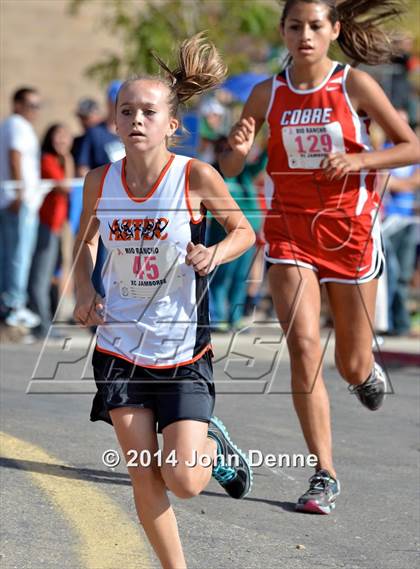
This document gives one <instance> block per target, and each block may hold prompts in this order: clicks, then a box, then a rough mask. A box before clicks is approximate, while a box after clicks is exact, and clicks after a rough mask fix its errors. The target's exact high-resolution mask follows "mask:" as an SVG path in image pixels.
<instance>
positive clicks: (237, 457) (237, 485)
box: [208, 416, 252, 500]
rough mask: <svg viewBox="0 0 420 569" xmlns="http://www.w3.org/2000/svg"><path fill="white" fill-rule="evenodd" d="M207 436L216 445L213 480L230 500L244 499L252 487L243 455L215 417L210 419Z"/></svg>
mask: <svg viewBox="0 0 420 569" xmlns="http://www.w3.org/2000/svg"><path fill="white" fill-rule="evenodd" d="M208 436H209V437H210V438H212V439H213V440H215V441H216V443H217V463H216V465H215V466H213V472H212V476H213V478H215V479H216V480H217V482H218V483H219V484H220V485H221V486H222V487H223V488H224V489H225V491H226V492H227V493H228V494H229V496H231V497H232V498H236V499H237V500H239V499H241V498H244V497H245V496H246V495H247V494H249V492H250V491H251V487H252V470H251V467H250V465H249V463H248V461H247V459H246V457H245V454H244V453H243V452H242V451H241V450H240V449H239V448H238V447H237V446H236V445H235V444H234V443H233V442H232V441H231V439H230V437H229V433H228V432H227V429H226V427H225V426H224V424H223V423H222V421H221V420H220V419H218V418H217V417H214V416H213V417H211V419H210V423H209V431H208Z"/></svg>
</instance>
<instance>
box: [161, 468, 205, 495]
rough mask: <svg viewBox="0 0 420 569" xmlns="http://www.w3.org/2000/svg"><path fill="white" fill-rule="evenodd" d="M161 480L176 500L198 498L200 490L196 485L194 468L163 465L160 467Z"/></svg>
mask: <svg viewBox="0 0 420 569" xmlns="http://www.w3.org/2000/svg"><path fill="white" fill-rule="evenodd" d="M162 478H163V480H164V481H165V484H166V487H167V488H168V490H170V491H171V492H172V493H173V494H175V496H177V497H178V498H183V499H188V498H194V497H195V496H198V495H199V494H200V492H201V490H202V488H201V487H200V486H199V484H198V480H197V472H196V469H195V468H192V467H191V468H189V467H187V466H181V465H180V464H178V465H177V466H170V465H164V466H162Z"/></svg>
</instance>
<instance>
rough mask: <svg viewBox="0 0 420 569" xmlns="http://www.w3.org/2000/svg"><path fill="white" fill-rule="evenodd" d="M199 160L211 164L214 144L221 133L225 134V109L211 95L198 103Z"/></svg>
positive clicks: (213, 159) (213, 156)
mask: <svg viewBox="0 0 420 569" xmlns="http://www.w3.org/2000/svg"><path fill="white" fill-rule="evenodd" d="M199 114H200V130H199V132H200V147H199V149H198V157H199V158H200V160H203V161H204V162H207V163H208V164H213V163H214V162H215V155H214V144H215V142H216V141H217V140H218V139H219V138H220V136H221V135H223V134H226V121H225V118H226V109H225V107H224V106H223V105H222V104H221V103H219V101H218V100H217V99H216V98H215V97H214V96H213V97H211V98H206V99H204V100H203V102H202V103H201V105H200V108H199Z"/></svg>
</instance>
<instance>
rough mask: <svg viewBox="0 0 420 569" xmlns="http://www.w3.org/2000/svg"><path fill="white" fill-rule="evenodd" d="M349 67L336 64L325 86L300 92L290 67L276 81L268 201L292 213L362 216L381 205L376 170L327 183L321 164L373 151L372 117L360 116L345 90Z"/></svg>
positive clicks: (271, 106)
mask: <svg viewBox="0 0 420 569" xmlns="http://www.w3.org/2000/svg"><path fill="white" fill-rule="evenodd" d="M349 70H350V66H349V65H342V64H340V63H337V62H332V66H331V70H330V72H329V73H328V75H327V76H326V77H325V79H324V81H323V82H322V83H321V84H320V85H318V86H317V87H315V88H313V89H307V90H299V89H296V88H295V87H294V86H293V85H292V83H291V80H290V75H289V68H286V69H285V70H284V71H282V72H281V73H279V74H278V75H276V76H275V77H273V83H272V91H271V99H270V103H269V106H268V110H267V114H266V119H267V123H268V126H269V140H268V163H267V173H268V179H267V185H266V186H267V187H266V190H267V201H268V205H269V208H270V209H272V210H276V211H279V210H281V211H283V212H289V213H304V212H307V213H318V212H319V211H320V209H322V210H326V209H330V208H331V209H332V210H336V209H337V208H340V209H342V210H344V211H346V213H348V215H351V216H358V215H361V214H364V213H367V212H368V211H371V209H372V207H374V206H375V205H376V206H377V204H378V203H379V198H378V196H377V195H376V192H375V191H374V185H375V178H376V174H375V172H374V171H370V172H367V171H361V172H357V173H351V174H349V175H348V176H347V178H346V179H344V180H333V181H331V182H330V181H328V180H327V179H326V178H325V176H324V175H323V171H322V170H321V168H320V166H321V162H322V161H323V159H324V158H325V157H326V156H327V155H328V154H329V153H330V152H343V153H358V152H363V151H365V150H369V149H370V140H369V124H370V121H369V118H368V117H367V116H365V117H364V116H359V115H358V114H357V112H356V110H355V109H354V107H353V106H352V103H351V101H350V98H349V96H348V93H347V91H346V78H347V75H348V73H349Z"/></svg>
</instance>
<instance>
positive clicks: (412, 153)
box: [323, 69, 420, 179]
mask: <svg viewBox="0 0 420 569" xmlns="http://www.w3.org/2000/svg"><path fill="white" fill-rule="evenodd" d="M346 87H347V92H348V95H349V97H350V100H351V102H352V105H353V107H354V108H355V110H356V111H357V112H363V111H364V112H365V113H366V114H367V115H368V116H369V117H370V118H371V119H372V120H374V121H375V122H376V123H378V125H379V126H380V127H381V128H382V129H383V130H384V132H385V133H386V135H387V137H388V139H389V140H391V141H392V142H393V143H394V146H393V147H391V148H387V149H384V150H379V151H373V152H361V153H359V154H340V153H335V154H330V155H329V156H328V158H327V159H326V160H324V163H323V166H324V168H325V170H326V175H327V176H328V177H330V178H331V179H332V178H342V177H343V176H344V175H345V174H347V173H348V172H350V171H358V170H375V169H390V168H398V167H400V166H406V165H409V164H416V163H418V162H420V143H419V140H418V139H417V137H416V135H415V133H414V132H413V131H412V130H411V128H410V127H409V125H408V123H406V122H405V121H404V120H403V119H402V118H401V116H400V115H399V113H398V112H397V111H396V109H395V108H394V107H393V106H392V104H391V102H390V101H389V99H388V97H387V96H386V95H385V93H384V91H383V90H382V88H381V87H380V86H379V84H378V83H377V82H376V81H375V80H374V79H373V78H372V77H371V76H370V75H368V74H367V73H365V72H364V71H360V70H358V69H351V70H350V73H349V75H348V78H347V82H346Z"/></svg>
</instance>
